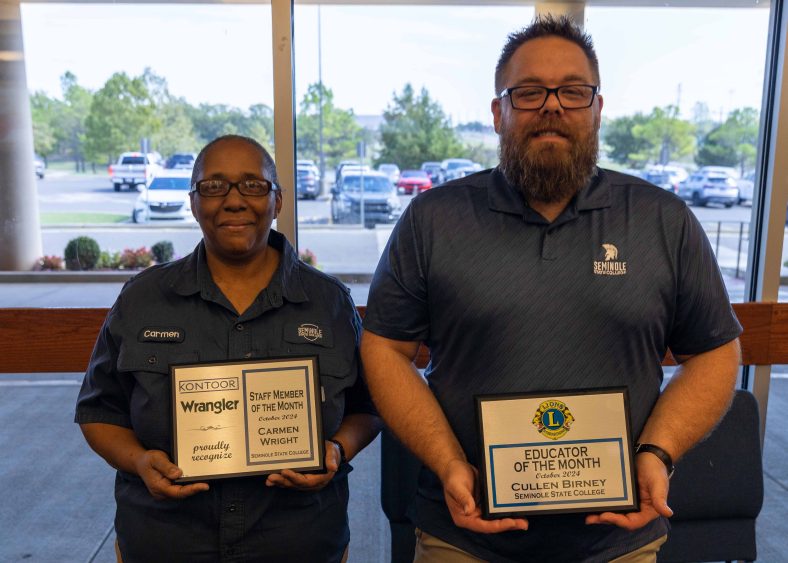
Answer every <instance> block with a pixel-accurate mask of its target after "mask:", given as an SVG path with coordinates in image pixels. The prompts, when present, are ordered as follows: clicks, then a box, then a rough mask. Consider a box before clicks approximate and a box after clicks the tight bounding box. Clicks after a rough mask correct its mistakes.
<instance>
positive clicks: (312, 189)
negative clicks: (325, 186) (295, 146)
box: [296, 165, 320, 199]
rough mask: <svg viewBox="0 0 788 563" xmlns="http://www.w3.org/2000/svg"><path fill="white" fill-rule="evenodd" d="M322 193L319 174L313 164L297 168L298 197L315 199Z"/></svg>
mask: <svg viewBox="0 0 788 563" xmlns="http://www.w3.org/2000/svg"><path fill="white" fill-rule="evenodd" d="M318 195H320V184H319V183H318V176H317V175H315V172H314V170H312V167H311V166H301V165H299V166H298V168H296V197H297V198H299V199H315V198H316V197H317V196H318Z"/></svg>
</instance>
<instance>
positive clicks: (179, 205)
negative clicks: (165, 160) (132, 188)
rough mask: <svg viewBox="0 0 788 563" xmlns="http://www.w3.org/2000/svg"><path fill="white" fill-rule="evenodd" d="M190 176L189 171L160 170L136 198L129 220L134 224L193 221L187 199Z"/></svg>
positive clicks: (189, 202) (189, 201) (189, 203)
mask: <svg viewBox="0 0 788 563" xmlns="http://www.w3.org/2000/svg"><path fill="white" fill-rule="evenodd" d="M191 176H192V173H191V170H184V169H177V168H176V169H173V170H162V171H161V172H160V173H159V174H157V175H156V176H155V177H154V178H152V179H151V181H150V182H149V183H148V185H147V186H146V187H145V188H144V189H143V190H142V192H141V193H140V195H139V196H137V201H136V202H135V203H134V210H133V211H132V212H131V220H132V221H133V222H135V223H145V222H147V221H148V220H149V219H185V220H189V221H190V220H193V219H194V217H193V216H192V206H191V200H190V199H189V188H190V187H191Z"/></svg>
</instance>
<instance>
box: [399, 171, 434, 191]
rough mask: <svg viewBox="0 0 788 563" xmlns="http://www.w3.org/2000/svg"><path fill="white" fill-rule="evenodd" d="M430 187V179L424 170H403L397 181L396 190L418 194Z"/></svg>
mask: <svg viewBox="0 0 788 563" xmlns="http://www.w3.org/2000/svg"><path fill="white" fill-rule="evenodd" d="M431 187H432V180H430V177H429V175H428V174H427V172H426V171H424V170H403V171H402V174H400V176H399V182H397V191H398V192H399V193H401V194H407V195H410V194H413V193H416V194H420V193H421V192H426V191H427V190H429V189H430V188H431Z"/></svg>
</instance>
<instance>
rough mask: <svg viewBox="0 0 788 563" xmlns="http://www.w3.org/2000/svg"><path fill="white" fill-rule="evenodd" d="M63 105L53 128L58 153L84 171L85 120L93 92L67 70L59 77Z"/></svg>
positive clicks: (88, 112) (78, 169)
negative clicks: (80, 83) (81, 84)
mask: <svg viewBox="0 0 788 563" xmlns="http://www.w3.org/2000/svg"><path fill="white" fill-rule="evenodd" d="M60 89H61V91H62V94H63V101H64V103H63V105H62V106H61V107H60V108H59V109H60V111H59V112H58V114H57V115H56V116H55V120H54V128H55V135H56V137H57V141H58V154H59V155H60V156H61V157H63V158H67V159H71V160H73V161H74V165H75V167H76V169H77V171H78V172H79V171H82V172H84V171H85V135H86V126H85V122H86V121H87V117H88V115H89V114H90V106H91V104H92V103H93V93H92V92H91V91H90V90H88V89H87V88H83V87H82V86H80V85H79V84H78V83H77V77H76V76H75V75H74V74H73V73H71V72H70V71H67V72H65V73H64V74H63V76H61V77H60Z"/></svg>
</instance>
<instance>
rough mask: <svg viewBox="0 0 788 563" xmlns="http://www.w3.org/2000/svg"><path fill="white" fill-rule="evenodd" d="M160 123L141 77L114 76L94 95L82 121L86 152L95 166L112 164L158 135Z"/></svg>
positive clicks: (117, 74)
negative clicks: (122, 154) (88, 111)
mask: <svg viewBox="0 0 788 563" xmlns="http://www.w3.org/2000/svg"><path fill="white" fill-rule="evenodd" d="M159 127H160V122H159V120H158V119H157V118H156V107H155V104H154V101H153V99H152V97H151V94H150V91H149V90H148V86H147V84H146V80H145V77H144V75H143V76H138V77H134V78H131V77H129V76H128V75H127V74H126V73H125V72H117V73H115V74H113V75H112V76H111V77H110V78H109V80H107V82H106V83H105V84H104V86H103V87H102V88H101V89H100V90H99V91H98V92H96V93H95V95H94V96H93V101H92V103H91V105H90V113H89V115H88V117H87V119H86V121H85V130H86V142H85V152H86V154H87V157H88V159H89V160H90V161H91V162H94V163H101V162H112V161H113V160H114V159H115V158H116V157H117V156H118V155H119V154H120V153H122V152H124V151H128V150H134V149H136V148H137V147H139V144H140V140H141V139H143V138H150V137H151V136H152V135H154V134H155V133H157V132H158V130H159Z"/></svg>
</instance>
